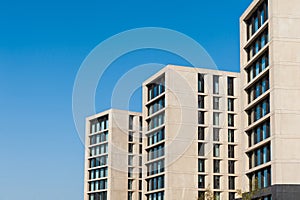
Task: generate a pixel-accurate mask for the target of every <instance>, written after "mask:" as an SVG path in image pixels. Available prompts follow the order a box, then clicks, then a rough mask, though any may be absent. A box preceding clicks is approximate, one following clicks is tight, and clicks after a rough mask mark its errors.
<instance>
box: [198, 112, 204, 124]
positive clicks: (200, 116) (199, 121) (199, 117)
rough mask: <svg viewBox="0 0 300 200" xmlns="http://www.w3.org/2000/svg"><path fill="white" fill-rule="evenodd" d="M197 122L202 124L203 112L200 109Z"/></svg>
mask: <svg viewBox="0 0 300 200" xmlns="http://www.w3.org/2000/svg"><path fill="white" fill-rule="evenodd" d="M198 123H199V124H204V112H202V111H199V112H198Z"/></svg>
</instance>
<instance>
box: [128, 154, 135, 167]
mask: <svg viewBox="0 0 300 200" xmlns="http://www.w3.org/2000/svg"><path fill="white" fill-rule="evenodd" d="M133 158H134V156H133V155H128V165H131V166H132V165H133Z"/></svg>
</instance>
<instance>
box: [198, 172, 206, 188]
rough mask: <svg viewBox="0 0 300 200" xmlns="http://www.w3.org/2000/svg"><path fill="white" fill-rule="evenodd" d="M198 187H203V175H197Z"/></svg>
mask: <svg viewBox="0 0 300 200" xmlns="http://www.w3.org/2000/svg"><path fill="white" fill-rule="evenodd" d="M198 188H205V176H203V175H198Z"/></svg>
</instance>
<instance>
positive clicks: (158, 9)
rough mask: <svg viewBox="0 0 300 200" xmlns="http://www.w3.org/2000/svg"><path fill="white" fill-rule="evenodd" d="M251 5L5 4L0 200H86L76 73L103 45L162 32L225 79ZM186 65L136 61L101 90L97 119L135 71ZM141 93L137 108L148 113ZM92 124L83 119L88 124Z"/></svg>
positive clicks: (154, 55)
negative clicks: (125, 35)
mask: <svg viewBox="0 0 300 200" xmlns="http://www.w3.org/2000/svg"><path fill="white" fill-rule="evenodd" d="M250 3H251V0H239V1H237V0H229V1H221V0H219V1H199V0H191V1H177V0H172V1H169V0H164V1H162V0H159V1H158V0H153V1H137V0H128V1H115V0H110V1H105V0H103V1H102V0H97V1H96V0H89V1H78V0H77V1H68V0H44V1H33V0H27V1H20V0H10V1H0V81H1V82H0V92H1V95H0V108H1V110H0V117H1V121H0V134H1V137H0V200H19V199H23V200H40V199H43V200H69V199H70V200H71V199H72V200H82V199H83V161H84V155H83V151H84V147H83V144H82V143H81V141H80V139H79V138H78V135H77V133H76V129H75V126H74V122H73V118H72V90H73V83H74V80H75V77H76V73H77V71H78V69H79V67H80V65H81V63H82V61H83V60H84V58H85V57H86V56H87V55H88V54H89V52H90V51H91V50H92V49H93V48H94V47H95V46H96V45H97V44H99V43H100V42H101V41H103V40H105V39H107V38H108V37H110V36H113V35H115V34H117V33H119V32H122V31H125V30H128V29H132V28H138V27H149V26H151V27H164V28H169V29H174V30H176V31H179V32H182V33H184V34H186V35H188V36H190V37H192V38H193V39H195V40H196V41H197V42H199V43H200V44H201V45H202V46H203V47H204V48H205V49H206V50H207V51H208V53H209V54H210V55H211V57H212V58H213V59H214V61H215V62H216V64H217V66H218V67H219V69H223V70H230V71H238V70H239V16H240V15H241V14H242V12H243V10H244V9H245V8H246V7H247V6H248V5H249V4H250ZM147 62H160V63H164V64H168V63H173V64H179V65H180V64H185V61H184V60H182V59H180V58H178V57H175V56H173V55H171V54H169V53H167V52H162V51H157V50H148V51H143V52H139V51H137V52H133V53H131V54H128V55H125V56H123V57H121V58H120V59H118V60H116V62H114V64H113V65H112V66H111V67H110V68H109V69H108V70H107V72H106V73H105V77H104V79H103V80H101V81H100V83H99V86H98V89H97V95H96V109H97V111H102V110H104V109H107V108H109V106H110V95H111V89H112V88H113V85H114V83H115V82H116V81H117V80H118V77H120V76H121V75H122V73H124V72H126V71H127V70H129V69H130V68H131V67H132V66H133V65H136V64H141V63H147ZM139 99H140V92H137V93H136V94H135V95H134V97H133V100H132V101H131V103H132V105H131V106H130V107H131V108H132V109H133V110H139V108H140V103H139ZM83 120H84V119H83Z"/></svg>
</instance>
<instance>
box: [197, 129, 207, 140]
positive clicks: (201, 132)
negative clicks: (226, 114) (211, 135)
mask: <svg viewBox="0 0 300 200" xmlns="http://www.w3.org/2000/svg"><path fill="white" fill-rule="evenodd" d="M204 139H205V128H204V127H198V140H204Z"/></svg>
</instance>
